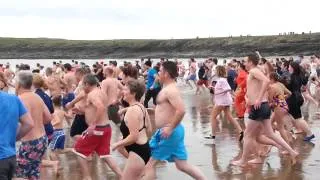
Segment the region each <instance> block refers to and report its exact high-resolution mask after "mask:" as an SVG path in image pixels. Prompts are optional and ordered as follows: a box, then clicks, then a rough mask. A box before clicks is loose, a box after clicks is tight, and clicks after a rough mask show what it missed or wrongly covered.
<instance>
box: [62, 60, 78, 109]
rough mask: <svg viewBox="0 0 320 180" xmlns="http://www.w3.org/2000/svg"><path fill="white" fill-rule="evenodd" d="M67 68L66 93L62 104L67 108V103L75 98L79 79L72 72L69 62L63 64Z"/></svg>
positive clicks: (64, 79)
mask: <svg viewBox="0 0 320 180" xmlns="http://www.w3.org/2000/svg"><path fill="white" fill-rule="evenodd" d="M63 67H64V70H65V73H66V74H65V75H64V78H63V81H64V84H65V85H66V86H65V90H66V94H65V95H64V96H63V99H62V106H63V107H64V108H65V106H66V104H67V103H69V102H71V101H72V100H73V99H74V98H75V94H74V90H75V87H76V84H77V79H76V77H75V75H74V72H72V66H71V65H70V64H69V63H66V64H64V65H63Z"/></svg>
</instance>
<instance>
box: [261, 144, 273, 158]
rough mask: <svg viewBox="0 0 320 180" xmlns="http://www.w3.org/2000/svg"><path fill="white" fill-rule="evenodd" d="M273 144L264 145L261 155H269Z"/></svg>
mask: <svg viewBox="0 0 320 180" xmlns="http://www.w3.org/2000/svg"><path fill="white" fill-rule="evenodd" d="M271 148H272V146H270V145H267V146H265V147H263V151H262V152H261V153H260V156H263V157H267V156H268V155H269V153H270V151H271Z"/></svg>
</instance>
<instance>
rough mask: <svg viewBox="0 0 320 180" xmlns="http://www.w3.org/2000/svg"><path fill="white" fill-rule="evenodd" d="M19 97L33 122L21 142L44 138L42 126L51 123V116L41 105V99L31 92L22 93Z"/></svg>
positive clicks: (43, 105)
mask: <svg viewBox="0 0 320 180" xmlns="http://www.w3.org/2000/svg"><path fill="white" fill-rule="evenodd" d="M19 97H20V99H21V101H22V102H23V104H24V105H25V106H26V108H27V110H28V112H30V115H31V117H32V119H33V121H34V127H33V128H32V130H31V131H30V132H29V133H28V134H27V135H26V136H24V137H23V138H22V141H30V140H34V139H38V138H40V137H42V136H44V135H45V130H44V124H46V123H48V122H50V121H51V115H50V112H49V110H48V108H47V107H46V105H45V104H44V103H43V101H42V99H41V98H40V97H39V96H38V95H37V94H35V93H33V92H26V93H23V94H21V95H20V96H19Z"/></svg>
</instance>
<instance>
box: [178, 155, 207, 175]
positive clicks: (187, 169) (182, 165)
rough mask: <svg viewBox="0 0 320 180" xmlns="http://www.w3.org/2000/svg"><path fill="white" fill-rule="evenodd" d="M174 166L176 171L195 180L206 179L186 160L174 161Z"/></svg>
mask: <svg viewBox="0 0 320 180" xmlns="http://www.w3.org/2000/svg"><path fill="white" fill-rule="evenodd" d="M174 161H175V164H176V167H177V169H178V170H180V171H182V172H184V173H186V174H188V175H189V176H191V177H193V178H194V179H196V180H205V179H206V177H205V176H204V174H203V173H202V172H201V171H200V169H198V168H197V167H195V166H193V165H191V164H189V163H188V162H187V161H186V160H178V159H175V160H174Z"/></svg>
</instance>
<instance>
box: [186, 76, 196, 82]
mask: <svg viewBox="0 0 320 180" xmlns="http://www.w3.org/2000/svg"><path fill="white" fill-rule="evenodd" d="M187 80H188V81H190V80H191V81H195V80H197V76H196V75H195V74H192V75H190V76H189V77H188V79H187Z"/></svg>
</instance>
